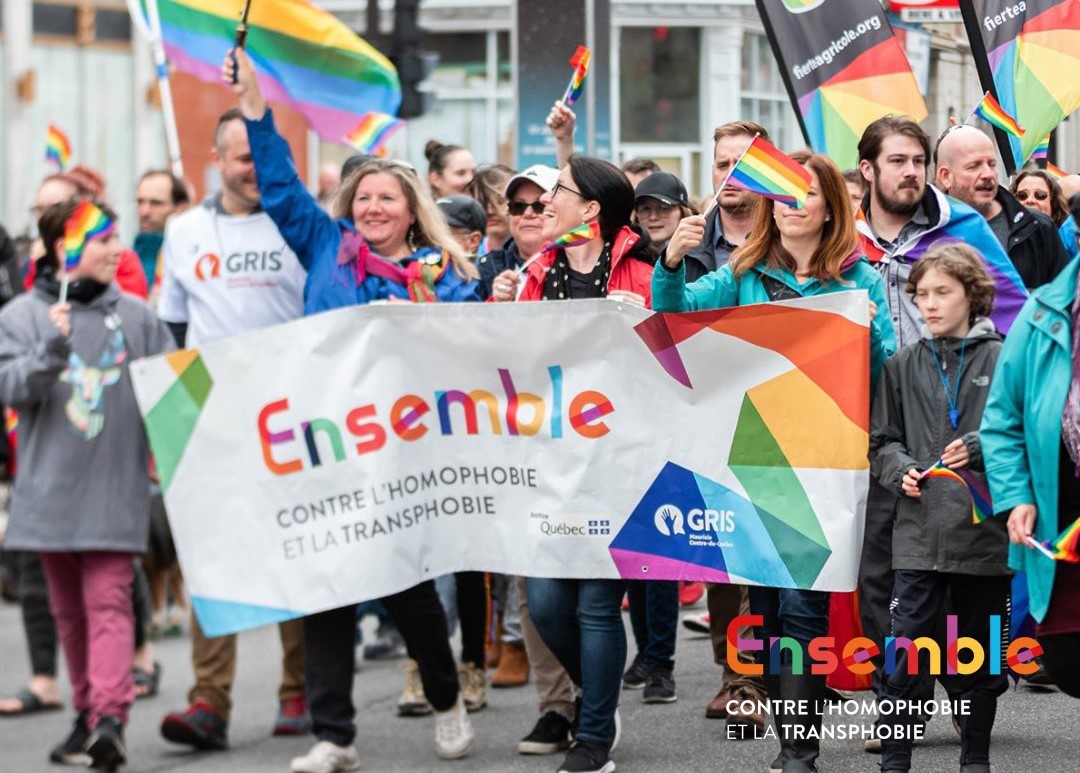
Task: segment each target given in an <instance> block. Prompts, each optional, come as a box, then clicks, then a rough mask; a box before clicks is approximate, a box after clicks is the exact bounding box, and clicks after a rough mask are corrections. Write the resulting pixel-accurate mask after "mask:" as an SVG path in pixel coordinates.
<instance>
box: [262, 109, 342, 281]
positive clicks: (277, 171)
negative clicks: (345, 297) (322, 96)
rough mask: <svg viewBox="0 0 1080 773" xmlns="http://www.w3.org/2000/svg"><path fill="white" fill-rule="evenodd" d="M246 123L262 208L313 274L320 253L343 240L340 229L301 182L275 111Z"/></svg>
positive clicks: (306, 268) (307, 269) (325, 252)
mask: <svg viewBox="0 0 1080 773" xmlns="http://www.w3.org/2000/svg"><path fill="white" fill-rule="evenodd" d="M244 123H245V124H246V125H247V133H248V142H249V143H250V144H251V158H252V161H253V162H254V163H255V177H256V179H257V180H258V183H259V197H260V198H261V200H262V207H263V209H264V210H266V213H267V214H268V215H270V219H271V220H273V221H274V225H276V226H277V228H278V230H279V231H281V235H282V237H284V239H285V242H286V244H288V245H289V248H290V249H291V250H292V251H293V252H295V253H296V257H297V258H299V259H300V265H302V266H303V267H304V270H305V271H308V272H309V273H310V272H311V269H312V267H313V266H314V264H315V260H316V258H317V257H318V256H319V255H320V253H321V254H323V255H327V254H329V253H328V252H327V250H326V245H327V244H328V243H333V242H334V240H337V239H340V238H341V235H340V233H339V229H338V226H337V224H336V223H334V221H333V219H332V218H331V217H330V215H328V214H327V213H326V212H325V211H324V210H323V209H322V208H321V207H320V206H319V204H318V202H317V201H315V197H314V196H312V195H311V194H310V193H309V192H308V190H307V188H305V187H304V183H303V182H301V180H300V175H298V174H297V173H296V165H295V164H294V163H293V157H292V151H290V150H289V143H287V142H286V141H285V138H284V137H282V136H281V135H280V134H278V132H277V129H275V128H274V115H273V112H272V111H271V110H270V109H267V111H266V114H265V115H263V117H262V118H260V119H259V120H258V121H248V120H246V119H245V121H244Z"/></svg>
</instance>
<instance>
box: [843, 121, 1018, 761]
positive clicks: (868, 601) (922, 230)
mask: <svg viewBox="0 0 1080 773" xmlns="http://www.w3.org/2000/svg"><path fill="white" fill-rule="evenodd" d="M929 164H930V137H929V136H928V135H927V134H926V132H924V131H923V130H922V128H921V127H920V126H919V125H918V124H917V123H915V122H914V121H912V120H911V119H909V118H902V117H900V116H895V115H889V116H885V117H883V118H879V119H878V120H876V121H874V122H873V123H871V124H870V125H869V126H868V127H866V131H865V132H863V136H862V138H861V139H860V140H859V171H860V172H861V173H862V176H863V179H864V180H865V181H866V183H867V185H868V187H869V191H868V193H867V194H866V196H865V197H864V198H863V202H862V206H861V208H860V212H859V214H858V217H857V218H856V228H857V229H858V231H859V237H860V238H859V242H860V244H859V246H860V249H862V251H863V252H864V253H865V254H866V256H867V258H869V259H870V261H871V263H874V264H876V266H877V269H878V270H879V271H880V272H881V274H882V276H883V278H884V279H885V291H886V296H887V297H888V301H889V308H888V309H887V311H888V313H889V314H890V315H891V316H892V320H893V327H894V328H895V329H896V337H897V348H898V349H899V348H902V347H904V346H906V345H907V344H911V343H915V342H916V341H918V340H919V339H920V338H921V337H922V316H921V315H920V314H919V311H918V309H917V308H916V307H915V304H914V301H913V300H912V298H911V296H910V295H908V294H907V293H906V292H905V290H904V287H905V285H906V284H907V280H908V275H909V274H910V273H911V266H912V265H913V264H914V263H915V262H916V261H917V260H918V259H919V258H920V257H922V256H923V255H924V254H925V252H926V250H927V249H929V247H930V246H931V245H933V244H934V243H935V242H936V241H938V240H941V239H944V240H951V241H956V240H960V241H966V242H967V243H968V244H970V245H971V246H973V247H975V249H977V250H979V251H980V252H981V253H982V254H983V256H984V259H986V260H987V262H988V263H989V262H994V263H996V264H1004V265H1006V266H1007V267H1008V268H1010V269H1011V266H1010V265H1009V261H1008V257H1007V256H1006V255H1005V253H1004V250H1003V249H1002V247H1001V245H1000V244H999V243H998V240H997V239H996V238H995V237H994V234H993V233H992V232H991V230H990V227H989V226H988V225H987V224H986V221H985V220H984V219H983V218H982V217H981V216H980V215H979V214H978V213H977V212H976V211H974V210H973V209H971V208H970V207H968V206H967V205H966V204H963V203H961V202H959V201H956V200H954V199H950V198H949V197H948V196H946V195H945V194H944V193H942V192H941V191H939V190H937V189H936V188H935V187H934V186H932V185H928V184H927V181H926V173H927V169H928V166H929ZM1015 281H1016V282H1019V277H1017V278H1016V279H1015ZM1016 292H1022V290H1019V289H1018V288H1017V289H1016ZM1013 300H1016V299H1013ZM1019 300H1020V301H1021V302H1022V300H1023V299H1022V298H1020V299H1019ZM885 311H886V310H885V309H878V313H879V314H881V313H883V312H885ZM895 509H896V497H895V496H894V495H893V494H892V493H890V492H889V491H888V490H887V489H886V488H884V487H883V486H881V485H880V484H879V483H876V482H875V481H874V480H873V479H871V482H870V490H869V493H868V497H867V503H866V527H865V531H864V538H863V552H862V560H861V562H860V565H859V614H860V618H861V620H862V625H863V634H864V635H865V636H866V637H867V638H869V639H871V640H872V641H874V642H875V643H876V644H877V645H878V647H879V649H880V650H881V651H882V652H884V650H885V646H884V641H885V637H887V636H889V635H890V632H891V630H892V619H891V615H890V602H891V601H892V591H893V570H892V525H893V521H894V520H895ZM874 664H875V666H876V670H875V671H874V675H873V678H874V692H875V693H877V692H878V690H879V688H880V686H881V677H882V669H883V666H884V658H883V657H882V656H878V657H877V658H875V659H874ZM927 687H928V690H929V692H928V693H927V694H926V695H924V696H918V697H919V698H924V697H925V698H932V697H933V683H932V682H931V683H929V684H928V686H927ZM864 746H865V749H866V750H867V751H869V752H880V751H881V741H880V739H878V738H871V739H868V740H867V741H866V742H865V744H864Z"/></svg>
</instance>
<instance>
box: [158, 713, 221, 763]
mask: <svg viewBox="0 0 1080 773" xmlns="http://www.w3.org/2000/svg"><path fill="white" fill-rule="evenodd" d="M161 735H162V737H163V738H164V739H165V740H166V741H172V742H173V743H180V744H185V745H187V746H194V747H195V748H196V749H201V750H204V751H207V750H211V749H228V748H229V733H228V727H227V726H226V724H225V718H224V717H222V716H221V712H219V711H218V710H217V709H215V708H214V707H213V706H211V705H210V704H209V703H207V702H206V701H196V702H195V703H193V704H191V705H190V706H188V707H187V709H186V710H185V711H183V712H179V711H173V712H171V713H169V714H166V715H165V718H164V719H163V720H161Z"/></svg>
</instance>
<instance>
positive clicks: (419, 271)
mask: <svg viewBox="0 0 1080 773" xmlns="http://www.w3.org/2000/svg"><path fill="white" fill-rule="evenodd" d="M337 262H338V265H339V266H346V265H352V267H353V271H354V274H355V277H356V284H357V285H361V284H363V283H364V280H366V279H367V278H368V277H369V276H377V277H379V278H381V279H387V280H389V281H391V282H394V283H395V284H399V285H401V286H402V287H404V288H406V290H407V291H408V293H409V300H411V301H412V302H413V303H434V302H435V301H437V300H438V296H437V295H436V293H435V285H436V284H438V282H439V280H440V279H442V277H443V275H444V274H445V273H446V270H447V269H448V268H449V267H450V258H449V256H448V255H447V254H446V253H445V252H442V251H440V252H434V251H432V252H431V253H430V254H429V255H427V256H425V257H422V258H418V259H416V260H413V261H411V262H409V264H408V265H406V266H405V267H402V266H399V265H398V264H397V263H395V262H394V261H392V260H387V259H386V258H381V257H379V256H378V255H376V254H375V253H374V252H372V251H371V248H370V247H369V246H368V243H367V242H366V241H365V240H364V237H362V236H361V235H360V234H358V233H356V232H355V231H346V232H344V233H342V235H341V247H340V248H339V249H338V258H337Z"/></svg>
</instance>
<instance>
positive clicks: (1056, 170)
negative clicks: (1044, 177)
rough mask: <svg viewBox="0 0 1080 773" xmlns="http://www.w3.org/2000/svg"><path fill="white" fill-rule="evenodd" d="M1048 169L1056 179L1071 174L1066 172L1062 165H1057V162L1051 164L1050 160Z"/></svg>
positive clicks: (1047, 164) (1047, 165)
mask: <svg viewBox="0 0 1080 773" xmlns="http://www.w3.org/2000/svg"><path fill="white" fill-rule="evenodd" d="M1046 171H1047V172H1049V173H1050V176H1051V177H1053V178H1054V179H1055V180H1060V179H1061V178H1062V177H1068V176H1069V173H1068V172H1066V171H1065V170H1064V169H1062V168H1061V167H1060V166H1057V165H1056V164H1051V163H1050V162H1049V161H1047V162H1046Z"/></svg>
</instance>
